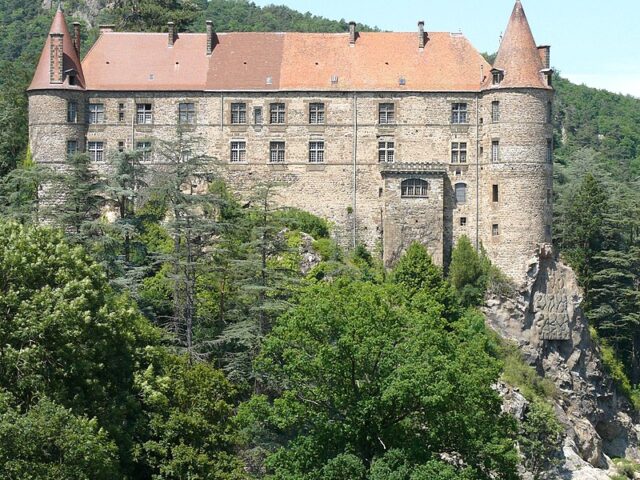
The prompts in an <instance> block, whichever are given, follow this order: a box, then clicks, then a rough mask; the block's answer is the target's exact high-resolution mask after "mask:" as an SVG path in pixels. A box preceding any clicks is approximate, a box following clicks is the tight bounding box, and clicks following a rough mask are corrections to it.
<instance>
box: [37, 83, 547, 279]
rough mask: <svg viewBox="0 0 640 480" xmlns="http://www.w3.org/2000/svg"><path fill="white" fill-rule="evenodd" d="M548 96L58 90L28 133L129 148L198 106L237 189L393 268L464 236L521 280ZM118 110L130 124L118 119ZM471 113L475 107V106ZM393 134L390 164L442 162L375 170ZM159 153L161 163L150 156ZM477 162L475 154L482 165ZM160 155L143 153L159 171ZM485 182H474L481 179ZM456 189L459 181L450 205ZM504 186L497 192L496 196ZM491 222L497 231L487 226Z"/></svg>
mask: <svg viewBox="0 0 640 480" xmlns="http://www.w3.org/2000/svg"><path fill="white" fill-rule="evenodd" d="M548 96H549V93H548V92H546V91H536V90H530V91H520V92H515V91H508V90H504V91H502V90H494V91H490V92H488V93H486V94H483V95H482V94H475V93H403V92H402V93H398V92H396V93H388V92H385V93H357V94H353V93H345V92H322V93H309V92H305V93H300V92H269V93H262V92H261V93H219V92H218V93H203V92H189V93H185V92H88V93H82V92H65V91H45V92H32V93H31V94H30V133H31V148H32V151H33V154H34V158H35V160H36V161H37V162H40V163H62V162H63V161H64V157H65V152H66V141H67V140H74V139H75V140H78V141H79V143H80V144H84V143H85V141H101V142H104V143H105V153H106V154H107V155H108V152H113V151H115V150H116V149H117V148H118V144H119V143H121V142H122V143H123V144H124V146H125V148H126V149H131V148H135V146H136V143H137V142H141V141H150V142H152V145H153V144H154V143H155V144H157V143H158V142H159V141H160V140H162V139H171V138H175V136H176V132H177V121H178V104H179V103H180V102H192V103H194V104H195V108H196V118H197V120H196V123H195V125H194V126H189V127H186V128H185V129H184V130H186V132H187V133H188V134H189V135H191V136H193V137H194V138H198V142H199V143H200V146H201V147H202V149H203V151H204V152H206V153H207V154H208V155H210V156H211V157H213V158H214V159H215V160H216V161H217V163H219V164H221V165H223V166H224V168H222V169H221V171H222V174H223V175H224V177H225V178H226V180H227V181H228V182H229V184H230V186H231V188H232V189H233V190H234V191H236V192H237V193H238V194H239V195H241V196H242V197H244V198H251V196H252V193H253V191H254V190H255V187H256V186H257V185H258V184H260V183H266V182H278V185H279V186H278V187H277V195H276V198H277V201H278V202H279V203H280V204H282V205H286V206H292V207H298V208H302V209H305V210H308V211H310V212H312V213H314V214H316V215H319V216H322V217H324V218H327V219H328V220H329V221H330V222H332V223H333V225H334V227H335V228H334V233H335V236H336V239H337V240H338V241H339V242H340V243H341V244H342V245H344V246H347V247H348V246H353V245H355V244H357V243H363V244H365V245H367V246H368V247H369V248H374V247H376V246H377V245H379V244H381V245H382V247H383V251H384V257H385V260H386V261H387V263H388V264H390V263H392V262H393V260H394V259H396V258H397V257H398V256H399V255H400V254H401V253H402V251H404V249H406V247H407V246H408V245H409V244H410V243H411V241H413V240H418V241H421V242H423V243H425V244H426V245H427V246H428V248H429V250H430V251H431V253H432V254H433V256H434V259H435V260H436V261H437V262H438V263H440V264H446V263H447V262H448V260H449V258H450V254H451V250H452V247H453V245H454V244H455V241H456V239H457V238H458V237H459V236H460V235H463V234H465V235H467V236H469V238H470V239H471V240H472V242H477V243H482V245H483V246H484V247H485V248H486V250H487V251H488V253H489V254H490V256H491V258H492V259H493V260H494V261H495V262H496V263H497V264H498V265H499V266H500V267H501V268H503V270H505V271H506V272H507V273H509V274H510V275H512V276H514V277H517V276H518V275H519V274H520V273H521V272H522V271H523V270H522V268H520V266H521V265H524V262H525V260H526V258H528V257H529V255H530V254H531V252H532V251H533V250H534V249H535V246H536V244H537V243H540V242H543V241H547V240H548V237H547V235H546V233H548V232H546V231H545V228H546V226H547V225H550V218H551V205H550V204H547V203H546V200H547V190H548V188H550V182H551V167H550V166H549V165H548V164H547V163H546V139H547V137H548V138H550V136H551V127H550V125H547V124H546V107H547V102H548V100H549V99H548ZM70 99H76V100H77V101H78V103H79V112H80V117H79V123H78V124H68V123H67V122H66V120H67V119H66V109H67V101H68V100H70ZM496 99H498V100H499V101H500V104H501V105H500V106H501V117H500V121H499V122H497V123H491V121H490V119H491V102H492V101H494V100H496ZM90 102H94V103H103V104H104V107H105V122H104V123H103V124H99V125H87V124H86V117H85V114H86V108H87V107H86V104H88V103H90ZM234 102H244V103H246V107H247V108H246V112H247V124H243V125H232V124H231V104H232V103H234ZM272 102H282V103H284V104H285V105H286V118H285V123H284V124H283V125H271V124H269V104H270V103H272ZM311 102H323V103H324V104H325V116H326V119H325V123H324V124H322V125H310V124H309V120H308V105H309V103H311ZM137 103H151V104H152V105H153V123H152V124H151V125H137V124H136V122H135V113H136V104H137ZM380 103H393V104H394V107H395V123H394V124H392V125H380V124H379V123H378V106H379V104H380ZM453 103H466V104H467V110H468V123H467V124H463V125H454V124H451V107H452V104H453ZM119 104H123V105H124V120H123V121H120V119H119ZM254 107H262V112H263V122H264V123H263V124H262V125H254V122H253V109H254ZM476 112H477V113H476ZM495 138H499V139H500V161H499V162H497V163H495V162H494V163H492V162H491V142H492V140H493V139H495ZM234 140H242V141H245V142H246V162H245V163H242V164H237V163H234V164H231V163H230V144H231V142H232V141H234ZM317 140H323V141H324V142H325V153H324V155H325V159H324V163H322V164H311V163H310V162H309V142H310V141H317ZM383 140H384V141H393V142H394V144H395V161H394V164H398V165H399V164H404V163H411V164H423V165H425V166H429V168H431V166H433V165H438V169H439V172H440V173H434V172H433V171H429V168H426V167H425V168H426V169H423V170H424V171H423V170H420V168H418V170H417V171H412V172H409V173H404V174H403V173H397V172H396V173H393V174H392V175H389V176H383V174H382V172H381V168H383V167H384V166H383V165H382V166H381V165H380V163H379V162H378V142H379V141H383ZM271 141H284V142H285V145H286V158H285V162H284V163H283V164H271V163H269V142H271ZM452 142H464V143H466V145H467V161H466V163H457V164H453V163H451V144H452ZM156 160H157V159H156ZM478 160H479V161H478ZM154 168H155V167H154V160H153V159H152V160H151V161H150V169H151V170H153V169H154ZM406 178H422V179H424V180H426V181H427V182H428V183H429V186H430V187H429V194H428V196H427V197H426V198H402V195H401V182H402V180H403V179H406ZM478 179H479V180H478ZM456 184H465V185H466V199H465V200H464V201H463V202H457V201H456V196H455V186H456ZM493 184H499V186H500V187H499V188H500V192H501V200H500V202H498V203H497V204H495V202H492V201H490V200H491V194H492V190H491V189H492V185H493ZM495 224H499V225H500V227H499V228H500V231H499V234H498V235H492V233H493V232H492V228H493V225H495Z"/></svg>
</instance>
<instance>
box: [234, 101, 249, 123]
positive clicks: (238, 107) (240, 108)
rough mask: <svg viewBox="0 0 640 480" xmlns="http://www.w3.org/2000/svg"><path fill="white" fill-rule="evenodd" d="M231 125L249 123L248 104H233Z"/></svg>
mask: <svg viewBox="0 0 640 480" xmlns="http://www.w3.org/2000/svg"><path fill="white" fill-rule="evenodd" d="M231 123H232V124H233V125H239V124H244V123H247V104H246V103H232V104H231Z"/></svg>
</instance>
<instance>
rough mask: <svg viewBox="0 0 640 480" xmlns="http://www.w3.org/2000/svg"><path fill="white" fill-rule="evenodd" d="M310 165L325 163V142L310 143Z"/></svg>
mask: <svg viewBox="0 0 640 480" xmlns="http://www.w3.org/2000/svg"><path fill="white" fill-rule="evenodd" d="M309 163H324V141H315V142H309Z"/></svg>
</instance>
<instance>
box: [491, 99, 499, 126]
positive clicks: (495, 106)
mask: <svg viewBox="0 0 640 480" xmlns="http://www.w3.org/2000/svg"><path fill="white" fill-rule="evenodd" d="M491 121H492V122H493V123H498V122H499V121H500V102H498V101H496V102H491Z"/></svg>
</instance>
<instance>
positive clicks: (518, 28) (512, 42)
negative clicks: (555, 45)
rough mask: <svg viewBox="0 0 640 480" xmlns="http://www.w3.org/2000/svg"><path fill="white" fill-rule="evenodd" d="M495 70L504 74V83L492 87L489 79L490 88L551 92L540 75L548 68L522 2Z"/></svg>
mask: <svg viewBox="0 0 640 480" xmlns="http://www.w3.org/2000/svg"><path fill="white" fill-rule="evenodd" d="M493 66H494V68H498V69H500V70H503V71H504V79H503V80H502V82H501V83H500V84H499V85H493V86H492V85H489V82H490V81H491V79H490V78H489V79H488V81H487V84H486V85H485V86H486V87H488V88H513V87H516V88H517V87H531V88H547V89H549V88H551V87H549V86H548V85H547V82H546V80H545V76H544V74H542V73H541V71H542V70H543V69H544V68H545V67H544V65H543V64H542V60H541V58H540V52H539V51H538V48H537V46H536V42H535V40H534V39H533V34H532V33H531V28H530V27H529V22H528V21H527V16H526V15H525V13H524V8H523V7H522V3H520V0H517V1H516V4H515V6H514V7H513V12H512V13H511V18H510V19H509V24H508V25H507V30H506V31H505V34H504V37H503V38H502V42H501V43H500V49H499V50H498V56H497V57H496V60H495V62H494V64H493Z"/></svg>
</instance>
